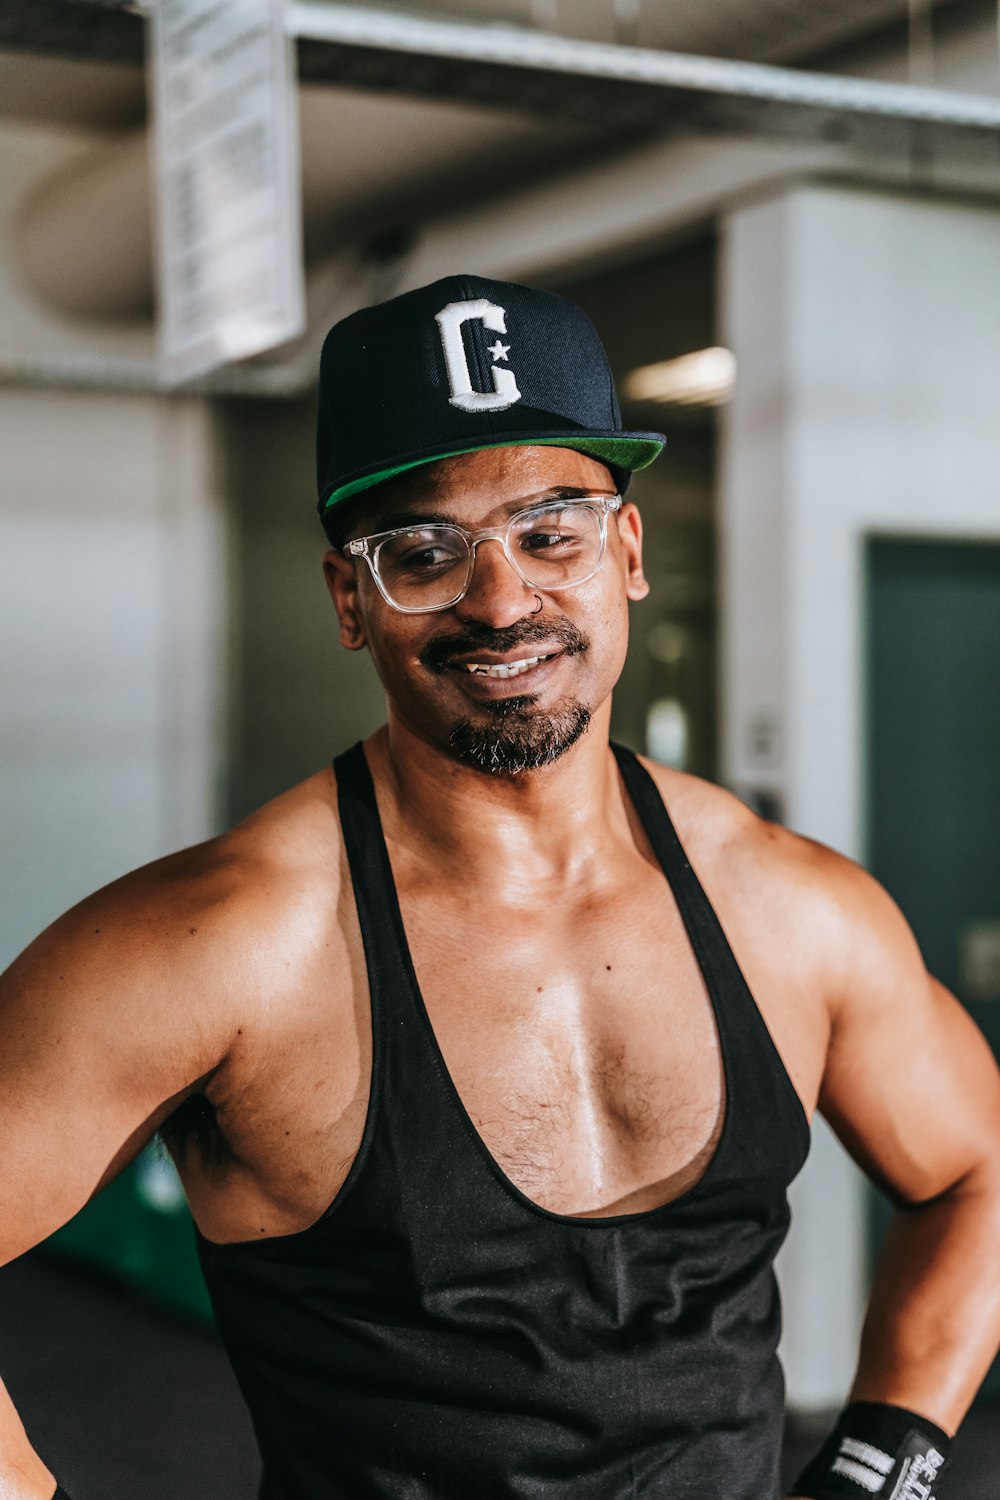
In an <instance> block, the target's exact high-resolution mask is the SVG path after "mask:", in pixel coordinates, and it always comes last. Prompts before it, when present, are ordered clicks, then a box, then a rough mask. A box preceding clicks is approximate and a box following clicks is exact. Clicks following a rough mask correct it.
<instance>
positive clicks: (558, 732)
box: [448, 696, 590, 776]
mask: <svg viewBox="0 0 1000 1500" xmlns="http://www.w3.org/2000/svg"><path fill="white" fill-rule="evenodd" d="M534 705H535V699H534V698H533V697H527V696H525V697H521V698H502V699H500V700H499V701H498V702H496V703H488V704H484V705H483V708H484V711H485V712H486V714H487V715H488V721H487V722H483V721H481V720H480V721H478V722H475V721H473V720H472V719H459V721H458V723H457V724H455V726H454V728H453V729H452V731H451V734H450V735H449V737H448V741H449V744H450V745H451V748H452V750H453V752H454V753H455V755H456V756H457V757H458V759H459V760H461V761H463V762H464V763H465V765H467V766H473V767H475V769H476V770H477V771H483V772H485V773H486V774H487V775H489V776H516V775H519V774H520V773H521V772H523V771H537V770H539V769H540V768H541V767H542V766H549V765H551V764H552V762H553V761H554V760H558V759H559V757H560V755H565V753H566V751H567V750H568V749H569V748H570V746H571V745H575V744H576V742H577V740H578V739H579V738H580V736H581V735H582V734H584V733H586V730H587V727H588V726H589V724H590V709H589V708H588V707H587V705H586V704H585V703H581V702H580V701H579V699H576V698H570V699H569V700H568V701H567V702H566V703H565V704H564V705H563V706H562V707H561V708H559V709H557V710H556V711H555V712H554V713H549V714H539V713H536V712H533V709H534Z"/></svg>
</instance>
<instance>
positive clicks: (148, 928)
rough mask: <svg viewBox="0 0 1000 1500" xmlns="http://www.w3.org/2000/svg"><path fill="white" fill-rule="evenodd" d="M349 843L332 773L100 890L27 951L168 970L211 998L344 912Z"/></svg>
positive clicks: (142, 972) (109, 969)
mask: <svg viewBox="0 0 1000 1500" xmlns="http://www.w3.org/2000/svg"><path fill="white" fill-rule="evenodd" d="M341 863H342V862H341V840H340V829H339V823H338V821H337V816H336V796H335V791H334V784H333V777H332V775H331V773H329V772H325V773H324V772H321V773H319V774H318V775H317V776H314V777H310V778H309V780H307V781H305V782H303V783H301V784H300V785H299V786H296V787H293V788H292V789H291V790H290V791H288V792H286V793H284V794H282V795H281V796H279V797H276V798H275V799H274V800H273V801H271V802H269V803H267V804H265V805H264V806H263V807H261V808H259V809H258V810H257V811H255V812H254V813H252V814H251V815H250V816H249V817H247V818H245V819H244V820H243V821H242V822H240V823H239V824H237V825H236V826H235V827H233V828H231V829H229V830H228V831H226V832H224V833H221V834H218V835H216V836H215V837H212V838H209V839H206V840H205V841H204V842H202V843H199V844H195V845H192V846H190V847H188V848H185V849H181V850H178V851H176V852H174V853H171V854H167V855H165V856H163V857H161V858H160V859H157V860H154V861H152V862H151V863H150V864H147V865H144V866H142V867H140V868H139V869H136V870H132V871H130V872H129V873H128V874H125V875H122V876H120V877H119V878H118V879H117V880H114V881H112V882H111V883H110V884H109V885H106V886H104V887H102V888H101V889H100V890H98V891H95V892H94V893H93V894H92V895H90V896H88V897H86V898H85V900H83V901H81V902H80V903H78V904H77V905H76V906H74V907H73V908H71V909H70V910H69V911H68V912H66V913H65V914H64V915H63V916H62V917H60V918H59V919H58V920H57V921H56V922H54V923H53V924H52V926H51V927H50V928H48V929H47V930H46V931H45V932H44V933H42V934H41V935H40V937H39V938H37V939H36V940H35V942H34V943H33V944H32V945H31V947H30V948H29V949H28V950H27V951H26V954H25V955H24V960H25V961H28V962H30V961H32V960H34V959H37V960H39V961H41V962H45V961H48V960H52V959H55V958H57V957H59V958H61V957H65V961H66V962H67V963H70V964H73V965H74V966H77V965H79V964H83V965H85V966H87V967H93V970H94V973H95V977H96V978H99V979H101V980H102V982H103V980H104V976H105V975H107V976H112V975H114V974H118V975H120V976H123V977H124V976H128V975H132V976H134V977H136V978H138V977H146V978H150V977H152V976H153V975H154V974H156V973H158V972H159V973H162V972H164V971H166V970H167V969H169V970H170V971H171V972H172V973H173V974H174V975H175V976H177V979H178V982H183V981H184V980H187V981H188V982H196V983H197V984H198V985H199V988H203V992H205V991H207V990H210V989H211V987H212V985H213V984H214V982H215V979H216V978H218V980H219V982H220V983H221V984H223V985H224V984H225V982H226V977H227V975H228V974H229V972H230V969H231V966H240V965H242V966H243V967H244V968H245V967H246V961H247V955H248V954H251V953H252V954H256V955H264V954H266V953H267V951H268V950H269V949H270V948H271V947H273V946H277V945H280V947H281V949H282V952H283V953H284V955H285V957H286V960H287V959H289V958H292V957H293V956H294V954H295V951H296V949H297V948H298V947H307V948H309V949H310V950H311V949H312V948H313V946H314V945H315V943H316V941H317V933H318V932H319V931H320V930H321V929H324V928H325V927H326V926H327V925H328V924H329V922H330V920H331V913H335V912H336V910H337V903H338V896H339V891H340V885H341V880H342V869H341Z"/></svg>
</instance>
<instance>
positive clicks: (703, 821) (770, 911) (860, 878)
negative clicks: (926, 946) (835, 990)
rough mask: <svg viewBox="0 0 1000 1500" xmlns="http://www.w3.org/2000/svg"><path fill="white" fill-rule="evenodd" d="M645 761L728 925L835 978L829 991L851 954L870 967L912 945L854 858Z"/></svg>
mask: <svg viewBox="0 0 1000 1500" xmlns="http://www.w3.org/2000/svg"><path fill="white" fill-rule="evenodd" d="M643 763H644V764H645V766H646V768H647V770H648V771H649V772H650V774H651V776H652V777H653V780H654V781H655V782H656V785H657V788H658V790H659V791H660V794H661V796H662V797H663V800H664V803H665V804H666V806H667V808H668V811H669V813H670V816H671V819H672V821H673V823H674V826H675V827H676V829H677V834H678V837H679V838H680V841H681V843H682V844H683V845H684V848H685V850H686V852H687V854H688V857H689V858H690V860H691V863H692V865H693V867H694V869H695V871H696V872H697V873H698V875H699V877H700V878H701V880H702V883H703V884H704V885H705V886H706V889H707V890H708V893H709V896H710V898H711V899H712V900H713V902H714V904H715V905H716V907H717V909H718V911H719V915H720V916H721V917H722V918H723V923H724V925H726V926H727V927H729V926H732V927H733V928H734V929H741V930H743V929H746V928H748V927H751V926H754V925H755V924H756V925H759V930H761V931H763V932H766V933H767V934H769V935H770V941H772V942H773V943H775V944H779V945H781V946H782V948H783V950H784V952H785V953H786V954H787V955H788V957H789V959H791V958H792V957H793V955H794V954H795V953H796V952H798V953H799V954H800V956H801V959H802V965H803V970H804V971H806V972H808V973H809V974H810V975H811V976H817V975H818V972H819V971H820V970H821V969H824V968H825V969H827V970H828V971H832V972H831V983H834V984H836V983H837V982H839V981H838V978H837V977H836V976H839V975H840V972H841V970H842V968H843V964H844V961H845V958H846V956H847V955H848V954H849V953H854V954H856V955H864V956H865V961H868V960H870V959H871V958H872V957H873V956H874V954H875V952H876V951H877V950H879V949H885V948H886V947H888V948H889V949H893V950H898V947H899V945H900V944H902V945H904V946H905V945H907V944H908V943H910V942H912V939H911V938H910V937H909V934H908V929H907V928H906V924H905V922H904V921H903V919H902V917H901V915H900V913H899V911H898V908H897V907H896V905H895V903H894V902H893V901H892V899H891V897H890V896H889V895H888V894H887V892H886V891H885V890H884V889H883V888H882V886H880V885H879V883H878V882H877V881H876V880H875V879H874V878H873V876H871V875H870V874H869V873H868V872H867V871H866V870H865V869H863V868H862V866H861V865H859V864H858V863H856V862H855V861H854V860H853V859H850V858H849V857H848V856H846V855H844V854H841V853H839V852H838V851H837V850H835V849H832V848H830V847H829V846H828V845H826V844H822V843H820V842H818V841H817V840H815V839H812V838H808V837H806V836H805V835H804V834H801V833H796V832H794V831H793V830H792V829H789V828H786V827H784V826H782V825H781V824H778V823H775V822H772V821H770V820H769V819H767V818H764V817H761V816H760V814H758V813H757V812H755V811H754V810H753V809H752V808H750V807H748V806H747V805H746V804H745V803H744V802H742V801H741V800H740V798H739V797H737V796H736V795H735V794H734V793H732V792H730V791H728V790H727V789H726V788H725V787H721V786H718V785H716V784H715V783H713V782H710V781H707V780H704V779H703V778H701V777H698V776H693V775H691V774H689V773H687V772H683V771H677V770H673V769H671V768H670V767H666V766H660V765H657V764H656V763H655V762H653V761H648V760H646V761H644V762H643ZM727 919H728V920H727Z"/></svg>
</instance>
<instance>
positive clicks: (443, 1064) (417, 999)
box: [331, 745, 805, 1229]
mask: <svg viewBox="0 0 1000 1500" xmlns="http://www.w3.org/2000/svg"><path fill="white" fill-rule="evenodd" d="M611 749H612V750H613V751H614V754H615V757H616V759H617V762H618V766H619V769H620V770H621V771H622V773H623V778H624V780H625V783H626V786H628V784H629V782H630V781H631V780H632V777H631V776H629V774H628V772H627V771H626V767H629V768H630V769H631V771H632V772H633V773H635V772H637V773H638V774H639V776H648V773H647V772H646V771H645V770H644V769H643V767H642V766H641V764H640V763H639V761H638V760H637V759H636V758H635V757H634V756H632V755H631V752H629V751H627V750H626V749H625V748H624V747H623V746H619V745H612V746H611ZM357 751H360V752H361V759H360V763H359V766H358V771H359V773H360V774H362V775H363V776H364V777H365V778H366V779H367V782H368V785H369V787H370V791H371V797H372V802H373V805H374V808H375V812H376V816H377V817H378V830H379V834H380V845H381V846H380V849H379V853H380V855H381V856H382V859H383V860H384V877H385V893H386V895H387V897H388V905H389V910H390V913H391V917H392V924H393V931H394V935H395V940H396V943H397V945H398V949H399V956H400V958H401V960H402V964H403V968H404V971H405V973H406V977H407V980H408V983H409V987H410V990H411V995H412V999H413V1001H414V1007H415V1009H416V1012H417V1015H418V1017H419V1019H420V1024H421V1026H422V1027H423V1029H424V1031H425V1034H426V1037H427V1041H428V1043H429V1046H430V1051H431V1055H432V1057H433V1059H434V1063H435V1065H436V1067H437V1069H438V1072H439V1074H440V1077H441V1080H442V1082H443V1083H444V1086H445V1090H446V1092H447V1093H448V1095H449V1096H450V1098H451V1100H452V1102H453V1104H454V1106H455V1109H456V1112H457V1114H458V1118H459V1121H460V1123H461V1125H462V1127H463V1129H464V1130H465V1131H466V1132H467V1133H468V1134H469V1135H470V1136H471V1138H472V1141H473V1144H474V1145H475V1146H476V1148H477V1150H478V1151H479V1153H480V1155H481V1156H482V1157H483V1159H484V1161H485V1164H486V1166H487V1168H488V1170H489V1171H490V1172H491V1173H492V1175H493V1176H494V1177H495V1178H496V1179H497V1181H498V1183H499V1184H500V1187H501V1188H502V1189H503V1190H504V1192H506V1193H507V1194H508V1195H509V1196H510V1197H512V1198H513V1199H514V1200H515V1201H516V1202H517V1203H519V1204H521V1205H522V1207H524V1208H526V1209H527V1210H528V1211H529V1212H530V1213H533V1214H538V1215H540V1216H541V1217H542V1218H545V1219H551V1220H554V1221H555V1222H556V1223H561V1224H567V1225H572V1226H573V1227H574V1228H583V1229H590V1228H594V1229H601V1228H615V1227H618V1226H620V1225H622V1224H629V1223H639V1222H641V1221H643V1220H651V1221H652V1220H656V1219H657V1218H659V1217H669V1214H670V1211H671V1210H672V1209H676V1208H679V1207H681V1206H683V1205H684V1204H686V1203H687V1201H688V1200H689V1199H690V1198H693V1197H694V1196H696V1195H697V1194H698V1193H699V1192H700V1191H701V1190H702V1188H704V1189H705V1190H706V1191H710V1190H711V1180H712V1177H713V1175H714V1171H715V1169H716V1166H717V1163H718V1162H719V1159H720V1157H722V1155H723V1153H724V1152H725V1151H727V1150H728V1138H729V1134H730V1131H731V1126H732V1119H733V1112H732V1109H731V1108H730V1076H731V1072H732V1069H731V1065H730V1059H729V1057H728V1055H727V1048H726V1046H725V1040H724V1036H723V1031H724V1026H723V1024H720V1015H719V1010H720V1006H719V997H718V994H717V986H716V985H715V983H714V982H713V978H712V976H711V975H710V973H708V972H706V971H705V969H704V966H703V965H702V964H701V963H700V962H699V960H700V953H699V949H698V944H697V941H696V939H695V937H694V935H693V934H692V916H693V914H692V913H691V912H690V911H689V909H688V903H687V902H686V901H685V899H684V896H685V894H686V893H685V892H683V890H682V891H679V890H678V889H677V887H676V886H675V884H674V880H673V878H672V875H671V867H672V865H673V860H672V859H671V860H670V861H669V863H665V862H664V860H663V858H662V854H661V851H660V849H659V848H657V847H656V842H655V841H654V838H653V833H654V830H653V829H651V828H650V827H648V826H647V821H646V819H643V818H642V816H641V811H640V809H639V808H638V806H637V809H636V810H637V812H639V816H640V821H642V823H643V827H644V829H645V831H646V835H647V837H648V838H649V839H650V842H651V844H653V848H654V853H655V854H656V855H657V856H658V858H659V862H660V866H661V869H662V870H663V873H664V875H665V876H666V879H667V884H668V888H669V889H670V890H671V891H672V892H673V895H674V898H675V900H676V901H677V905H678V907H679V909H680V913H681V917H682V919H683V922H684V930H685V932H686V933H687V935H688V939H689V941H690V943H691V947H692V951H693V954H694V958H695V962H696V963H698V965H699V968H701V970H702V972H703V974H704V978H705V987H706V991H707V993H708V998H709V1003H710V1005H711V1010H712V1020H713V1024H714V1028H715V1036H716V1040H717V1043H718V1055H717V1059H716V1062H717V1066H718V1068H719V1070H720V1074H721V1085H722V1088H721V1092H722V1128H721V1129H720V1130H719V1132H718V1135H717V1137H716V1140H715V1145H714V1148H713V1150H712V1154H711V1156H710V1158H709V1160H708V1162H707V1163H706V1165H705V1167H704V1169H703V1170H702V1172H701V1173H700V1175H699V1177H698V1178H697V1180H696V1181H695V1182H693V1183H692V1184H691V1186H690V1187H688V1188H685V1189H684V1191H683V1192H681V1193H678V1194H676V1195H675V1196H674V1197H672V1198H668V1199H667V1200H666V1201H665V1202H663V1203H658V1204H655V1205H654V1206H653V1207H651V1208H644V1209H638V1210H635V1211H633V1212H630V1213H622V1214H594V1215H583V1214H562V1213H557V1212H555V1211H554V1210H552V1209H549V1208H545V1206H544V1205H543V1204H541V1203H538V1202H536V1201H535V1200H534V1199H533V1198H532V1197H530V1195H529V1194H527V1193H525V1192H524V1191H523V1190H522V1189H521V1188H519V1187H518V1185H517V1183H516V1182H514V1181H513V1180H512V1178H511V1177H510V1176H509V1175H508V1174H507V1173H506V1172H505V1171H504V1169H503V1167H502V1166H501V1165H500V1163H499V1161H498V1160H497V1159H496V1157H495V1156H494V1154H493V1152H492V1151H491V1150H490V1148H489V1146H488V1145H487V1144H486V1141H485V1140H484V1139H483V1136H482V1134H481V1133H480V1131H479V1129H478V1128H477V1126H476V1124H475V1121H474V1120H473V1118H472V1116H471V1115H470V1113H469V1111H468V1109H467V1107H466V1104H465V1101H464V1100H463V1098H462V1095H461V1093H460V1092H459V1089H458V1085H457V1084H456V1083H455V1080H454V1078H453V1077H452V1074H451V1070H450V1069H449V1067H448V1063H447V1061H446V1059H445V1055H444V1051H443V1049H442V1047H441V1043H440V1042H439V1040H438V1036H437V1033H436V1032H435V1030H434V1023H433V1022H432V1021H431V1018H430V1012H429V1011H428V1009H427V1003H426V1001H425V1000H424V995H423V991H422V989H421V987H420V981H419V980H418V978H417V971H416V965H415V964H414V962H413V953H412V950H411V948H410V944H409V940H408V938H407V936H406V923H405V922H404V920H403V912H402V908H401V906H400V903H399V892H398V889H397V886H396V881H395V877H394V875H393V872H392V861H391V859H390V857H389V849H388V845H387V844H386V841H385V833H384V830H383V828H382V821H381V815H380V814H379V813H378V794H377V792H376V790H375V784H374V780H373V778H372V775H371V770H370V768H369V766H368V761H367V758H366V757H365V756H364V753H363V750H362V747H361V746H360V745H358V746H355V747H354V750H353V751H350V752H348V754H352V755H353V754H354V753H355V752H357ZM649 785H650V787H651V788H652V789H653V793H654V795H655V796H656V798H657V799H658V800H659V801H660V803H661V806H662V805H663V804H662V799H661V798H660V794H659V791H658V789H657V788H656V786H655V783H653V782H652V780H651V779H650V782H649ZM634 786H635V782H634V781H633V787H634ZM632 800H633V801H635V798H634V797H633V799H632ZM663 810H664V813H665V812H666V808H665V807H664V809H663ZM670 832H671V834H673V838H674V842H675V843H676V852H677V853H678V854H679V855H680V857H681V858H682V859H683V861H684V864H685V867H686V868H687V869H688V870H690V865H688V863H687V859H686V856H684V854H683V851H682V850H681V846H680V842H679V840H678V839H677V835H676V833H675V832H674V829H673V825H672V824H671V826H670ZM692 874H693V872H692ZM695 931H697V929H695ZM720 933H721V927H720ZM727 946H728V944H727ZM733 963H734V965H735V957H734V959H733ZM740 978H741V979H743V975H742V973H741V974H740ZM744 984H745V980H744ZM747 994H748V997H749V989H747ZM751 1003H753V1005H754V1010H755V1011H757V1006H756V1003H755V1002H753V1001H751ZM757 1013H758V1015H759V1012H757ZM761 1025H765V1023H764V1021H763V1017H761ZM373 1042H374V1029H373ZM772 1045H773V1043H772ZM775 1057H776V1058H778V1061H779V1065H780V1066H781V1067H782V1071H783V1072H784V1071H785V1070H784V1065H783V1064H781V1062H780V1057H779V1055H778V1053H777V1049H775ZM374 1077H375V1065H374V1058H373V1066H372V1085H373V1087H374ZM789 1082H790V1081H789ZM795 1097H796V1100H797V1101H798V1095H797V1094H796V1095H795ZM798 1102H799V1105H800V1108H801V1101H798ZM371 1112H372V1110H371V1100H369V1113H371ZM804 1119H805V1116H804V1113H803V1120H804ZM364 1134H365V1135H367V1128H366V1130H365V1132H364ZM362 1144H364V1137H362ZM359 1155H360V1151H359ZM685 1165H686V1166H689V1165H690V1163H686V1164H685ZM683 1170H684V1167H681V1168H679V1169H678V1173H679V1172H681V1171H683ZM348 1182H349V1178H348V1179H345V1182H344V1188H343V1189H342V1191H343V1190H345V1189H346V1188H347V1186H348ZM335 1205H336V1199H335V1200H334V1203H333V1204H332V1205H331V1207H335Z"/></svg>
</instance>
